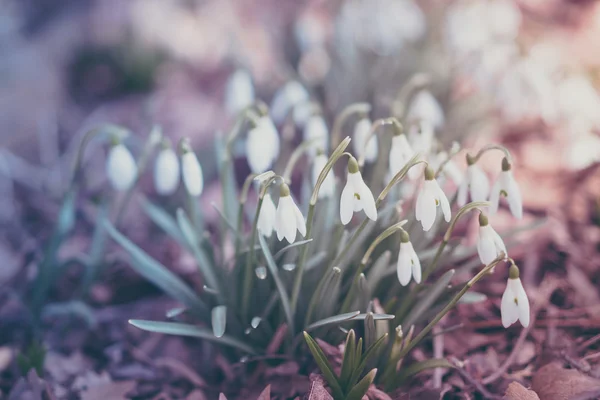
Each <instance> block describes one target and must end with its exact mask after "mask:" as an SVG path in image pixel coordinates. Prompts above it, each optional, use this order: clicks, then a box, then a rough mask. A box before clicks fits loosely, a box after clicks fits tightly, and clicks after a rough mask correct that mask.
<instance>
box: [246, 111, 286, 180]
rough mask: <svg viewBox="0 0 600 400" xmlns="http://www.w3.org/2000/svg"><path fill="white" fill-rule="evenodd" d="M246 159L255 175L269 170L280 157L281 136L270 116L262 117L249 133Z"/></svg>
mask: <svg viewBox="0 0 600 400" xmlns="http://www.w3.org/2000/svg"><path fill="white" fill-rule="evenodd" d="M246 157H247V158H248V164H249V165H250V169H251V170H252V172H253V173H255V174H261V173H263V172H265V171H266V170H268V169H269V168H270V167H271V165H272V164H273V162H274V161H275V160H276V159H277V157H279V135H278V134H277V128H275V125H274V124H273V121H272V120H271V118H269V116H268V115H265V116H262V117H260V118H259V119H258V121H257V123H256V126H255V127H254V128H252V129H250V132H248V138H247V139H246Z"/></svg>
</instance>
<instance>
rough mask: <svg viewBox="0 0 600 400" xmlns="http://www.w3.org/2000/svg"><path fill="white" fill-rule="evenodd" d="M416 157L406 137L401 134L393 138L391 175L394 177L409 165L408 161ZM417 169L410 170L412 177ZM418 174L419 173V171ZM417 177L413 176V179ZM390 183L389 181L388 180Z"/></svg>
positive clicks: (409, 173)
mask: <svg viewBox="0 0 600 400" xmlns="http://www.w3.org/2000/svg"><path fill="white" fill-rule="evenodd" d="M414 155H415V152H414V151H413V149H412V147H411V146H410V144H409V143H408V139H406V135H405V134H403V133H400V134H399V135H394V137H392V146H391V148H390V175H391V176H394V175H396V174H397V173H398V172H400V170H401V169H402V168H403V167H404V166H405V165H406V164H407V163H408V161H409V160H410V159H411V158H412V157H413V156H414ZM414 170H416V168H411V169H409V170H408V175H409V176H410V175H411V173H413V171H414ZM417 173H418V171H417ZM414 178H416V177H414V176H412V177H411V179H414ZM388 181H389V180H388Z"/></svg>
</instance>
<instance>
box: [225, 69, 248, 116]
mask: <svg viewBox="0 0 600 400" xmlns="http://www.w3.org/2000/svg"><path fill="white" fill-rule="evenodd" d="M253 101H254V85H253V84H252V77H251V76H250V73H248V71H246V70H243V69H238V70H237V71H235V72H234V73H233V74H232V75H231V76H230V77H229V80H228V81H227V86H226V87H225V108H226V109H227V112H228V113H229V114H230V115H236V114H238V113H240V112H241V111H242V110H243V109H244V108H246V107H248V106H249V105H251V104H252V102H253Z"/></svg>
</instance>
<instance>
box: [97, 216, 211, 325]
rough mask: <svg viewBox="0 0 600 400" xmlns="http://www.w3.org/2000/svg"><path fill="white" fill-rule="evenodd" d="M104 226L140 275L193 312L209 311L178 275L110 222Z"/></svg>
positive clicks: (203, 312)
mask: <svg viewBox="0 0 600 400" xmlns="http://www.w3.org/2000/svg"><path fill="white" fill-rule="evenodd" d="M104 226H105V228H106V230H107V232H108V234H109V235H110V236H111V237H112V238H113V239H114V240H115V241H116V242H117V243H118V244H119V245H121V247H123V248H124V249H125V251H127V252H128V253H129V256H130V257H131V260H132V263H131V266H132V268H133V269H135V270H136V271H137V272H138V273H139V274H140V275H142V276H143V277H144V278H146V279H148V280H149V281H150V282H152V283H154V284H155V285H156V286H158V287H159V288H161V289H162V290H163V291H164V292H165V293H167V294H168V295H169V296H171V297H173V298H174V299H176V300H178V301H180V302H181V303H182V304H184V305H185V306H187V307H188V308H190V309H191V310H195V311H196V313H198V314H205V313H206V312H207V311H208V310H207V307H206V305H205V304H204V303H203V302H202V300H200V298H199V297H198V296H197V295H196V293H194V291H192V289H190V287H189V286H187V285H186V284H185V283H184V282H183V281H182V280H181V279H179V277H178V276H177V275H175V274H174V273H172V272H171V271H169V270H168V269H167V267H165V266H164V265H162V264H161V263H159V262H158V261H156V260H155V259H154V258H152V257H150V256H149V255H148V254H147V253H146V252H145V251H144V250H142V249H140V248H139V247H138V246H136V245H135V244H134V243H133V242H132V241H130V240H129V239H127V238H126V237H125V236H123V234H121V233H120V232H119V231H117V230H116V229H115V227H114V226H113V225H112V224H111V223H110V222H108V221H106V222H105V224H104Z"/></svg>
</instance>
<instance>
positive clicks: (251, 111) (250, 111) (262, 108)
mask: <svg viewBox="0 0 600 400" xmlns="http://www.w3.org/2000/svg"><path fill="white" fill-rule="evenodd" d="M268 113H269V107H267V105H266V104H265V103H264V102H263V101H261V100H256V101H255V102H254V103H252V104H250V105H249V106H247V107H246V108H244V109H243V110H242V111H240V113H239V114H238V117H237V118H236V120H235V123H234V124H233V127H232V128H231V130H230V131H229V134H228V135H227V141H226V142H225V149H226V153H227V155H228V156H231V147H232V146H233V142H235V140H236V139H237V137H238V136H239V135H240V133H241V132H242V126H243V125H244V122H245V121H246V119H250V120H251V121H254V122H256V120H257V119H258V117H260V116H264V115H268Z"/></svg>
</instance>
